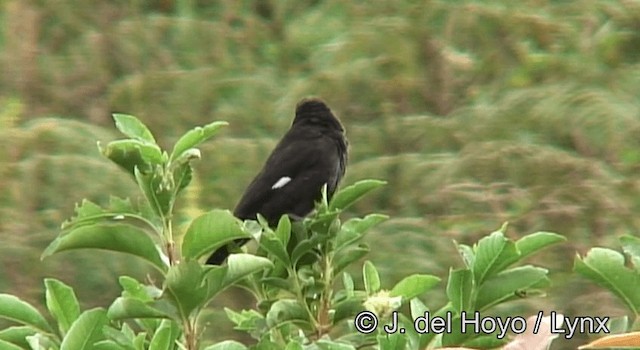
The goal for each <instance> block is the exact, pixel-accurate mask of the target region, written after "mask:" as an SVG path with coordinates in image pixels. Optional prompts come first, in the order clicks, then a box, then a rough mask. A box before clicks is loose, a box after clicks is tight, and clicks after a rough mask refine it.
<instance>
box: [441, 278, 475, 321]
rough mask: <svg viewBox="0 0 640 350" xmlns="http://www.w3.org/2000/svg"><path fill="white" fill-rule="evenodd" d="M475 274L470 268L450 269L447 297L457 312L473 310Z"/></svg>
mask: <svg viewBox="0 0 640 350" xmlns="http://www.w3.org/2000/svg"><path fill="white" fill-rule="evenodd" d="M472 293H473V274H472V273H471V271H470V270H468V269H463V270H450V271H449V280H448V282H447V297H448V299H449V301H450V302H451V306H453V308H454V309H455V310H456V312H457V313H460V312H462V311H470V310H471V306H472V304H471V298H472Z"/></svg>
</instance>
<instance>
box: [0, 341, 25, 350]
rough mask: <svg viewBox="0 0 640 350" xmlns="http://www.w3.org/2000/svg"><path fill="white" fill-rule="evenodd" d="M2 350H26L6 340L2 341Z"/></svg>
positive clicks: (0, 346)
mask: <svg viewBox="0 0 640 350" xmlns="http://www.w3.org/2000/svg"><path fill="white" fill-rule="evenodd" d="M27 345H28V344H27ZM0 349H2V350H24V348H22V347H20V346H18V345H16V344H14V343H10V342H8V341H6V340H2V339H0Z"/></svg>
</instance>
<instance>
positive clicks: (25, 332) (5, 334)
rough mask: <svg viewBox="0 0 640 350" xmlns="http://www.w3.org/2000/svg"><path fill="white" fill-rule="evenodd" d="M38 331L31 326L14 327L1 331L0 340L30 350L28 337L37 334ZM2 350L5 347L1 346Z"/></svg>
mask: <svg viewBox="0 0 640 350" xmlns="http://www.w3.org/2000/svg"><path fill="white" fill-rule="evenodd" d="M36 332H37V331H36V330H35V329H33V328H32V327H29V326H14V327H8V328H5V329H3V330H0V340H2V341H4V342H9V343H12V344H15V345H17V346H19V347H21V348H29V343H28V342H27V337H28V336H32V335H34V334H36ZM0 349H4V347H2V346H0Z"/></svg>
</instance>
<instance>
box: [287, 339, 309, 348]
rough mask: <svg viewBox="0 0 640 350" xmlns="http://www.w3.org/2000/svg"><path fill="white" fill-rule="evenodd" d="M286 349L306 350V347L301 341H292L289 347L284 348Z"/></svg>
mask: <svg viewBox="0 0 640 350" xmlns="http://www.w3.org/2000/svg"><path fill="white" fill-rule="evenodd" d="M284 350H304V347H303V346H302V344H300V342H298V341H295V340H294V341H290V342H289V344H287V347H286V348H284Z"/></svg>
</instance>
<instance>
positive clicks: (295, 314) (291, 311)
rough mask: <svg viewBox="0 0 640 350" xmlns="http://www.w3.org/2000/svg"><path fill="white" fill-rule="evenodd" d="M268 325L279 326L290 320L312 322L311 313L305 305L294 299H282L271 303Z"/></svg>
mask: <svg viewBox="0 0 640 350" xmlns="http://www.w3.org/2000/svg"><path fill="white" fill-rule="evenodd" d="M266 320H267V326H268V327H269V328H274V327H278V326H280V325H282V324H284V323H288V322H302V323H303V324H306V323H308V322H310V320H309V315H308V314H307V312H306V311H305V308H304V306H302V305H300V304H299V303H298V301H296V300H292V299H280V300H278V301H276V302H275V303H273V305H271V308H270V309H269V311H268V312H267V317H266Z"/></svg>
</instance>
